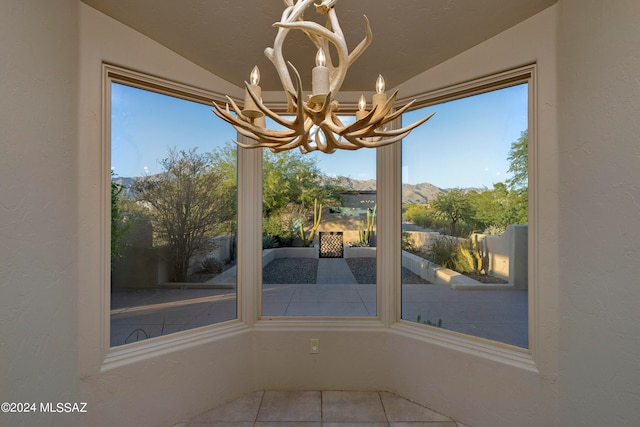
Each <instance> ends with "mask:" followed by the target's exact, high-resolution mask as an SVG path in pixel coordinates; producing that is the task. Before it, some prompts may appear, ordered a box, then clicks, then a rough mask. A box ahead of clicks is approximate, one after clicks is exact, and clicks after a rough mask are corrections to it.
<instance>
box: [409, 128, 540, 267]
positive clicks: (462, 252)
mask: <svg viewBox="0 0 640 427" xmlns="http://www.w3.org/2000/svg"><path fill="white" fill-rule="evenodd" d="M527 153H528V131H526V130H525V131H523V132H522V133H521V135H520V137H519V138H518V140H517V141H515V142H513V143H512V144H511V149H510V151H509V156H508V161H509V164H510V166H509V172H510V173H511V174H512V177H511V178H510V179H508V180H507V182H506V183H504V182H497V183H495V184H494V185H493V188H492V189H486V188H485V189H451V190H447V191H444V192H442V193H439V194H438V195H437V196H436V197H435V199H434V200H433V201H431V202H430V203H428V204H426V205H423V204H405V205H404V206H403V220H404V221H406V222H410V223H413V224H415V225H418V226H420V227H423V228H426V229H431V230H434V231H439V232H440V233H441V234H442V237H440V238H438V239H435V241H434V242H433V244H432V245H431V247H430V249H429V251H428V252H427V253H426V254H425V253H421V255H424V256H426V257H427V258H428V259H429V260H431V261H432V262H434V263H436V264H438V265H441V266H443V267H445V268H449V269H452V270H455V271H458V272H461V273H471V272H473V273H476V274H481V273H486V271H485V270H486V269H485V266H486V262H485V260H484V258H485V256H484V254H483V253H482V245H480V244H479V243H478V241H477V237H475V240H474V238H471V236H472V234H473V233H482V234H489V235H500V234H502V233H504V231H505V230H506V228H507V226H509V225H511V224H527V223H528V193H527V188H528V170H527V168H528V158H527V156H528V154H527ZM460 238H466V239H460ZM403 248H404V249H405V250H410V251H413V252H418V253H420V251H419V250H418V249H417V248H413V247H411V244H410V243H409V242H408V236H404V238H403Z"/></svg>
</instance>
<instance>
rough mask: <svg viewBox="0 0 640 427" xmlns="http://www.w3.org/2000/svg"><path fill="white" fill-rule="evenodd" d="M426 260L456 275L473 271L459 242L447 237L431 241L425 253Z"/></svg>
mask: <svg viewBox="0 0 640 427" xmlns="http://www.w3.org/2000/svg"><path fill="white" fill-rule="evenodd" d="M427 259H428V260H429V261H431V262H433V263H435V264H438V265H440V266H442V267H444V268H448V269H450V270H454V271H457V272H458V273H468V272H471V271H472V270H473V267H472V266H471V265H470V264H469V261H468V259H467V257H465V254H464V253H463V249H462V244H461V243H460V241H459V240H458V239H456V238H452V237H448V236H442V237H439V238H437V239H435V240H434V241H433V244H432V245H431V248H430V249H429V251H428V252H427Z"/></svg>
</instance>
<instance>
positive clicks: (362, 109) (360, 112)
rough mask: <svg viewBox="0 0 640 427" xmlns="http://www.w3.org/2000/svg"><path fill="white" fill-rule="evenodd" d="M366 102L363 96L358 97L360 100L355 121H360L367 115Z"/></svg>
mask: <svg viewBox="0 0 640 427" xmlns="http://www.w3.org/2000/svg"><path fill="white" fill-rule="evenodd" d="M367 114H368V113H367V100H366V99H364V95H360V100H359V101H358V111H356V120H360V119H362V118H364V117H366V115H367Z"/></svg>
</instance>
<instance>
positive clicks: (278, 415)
mask: <svg viewBox="0 0 640 427" xmlns="http://www.w3.org/2000/svg"><path fill="white" fill-rule="evenodd" d="M251 426H255V427H294V426H300V427H321V426H324V427H357V426H360V427H383V426H385V427H420V426H423V427H465V426H464V425H463V424H461V423H458V422H456V421H454V420H452V419H451V418H449V417H447V416H445V415H442V414H439V413H437V412H435V411H432V410H431V409H428V408H426V407H424V406H421V405H418V404H415V403H413V402H410V401H408V400H406V399H403V398H402V397H400V396H397V395H395V394H393V393H389V392H385V391H381V392H376V391H256V392H253V393H250V394H247V395H245V396H243V397H241V398H239V399H237V400H235V401H233V402H230V403H228V404H226V405H223V406H220V407H218V408H215V409H212V410H210V411H208V412H205V413H204V414H201V415H198V416H196V417H194V418H192V419H191V420H189V421H186V422H183V423H181V424H176V425H174V426H173V427H251Z"/></svg>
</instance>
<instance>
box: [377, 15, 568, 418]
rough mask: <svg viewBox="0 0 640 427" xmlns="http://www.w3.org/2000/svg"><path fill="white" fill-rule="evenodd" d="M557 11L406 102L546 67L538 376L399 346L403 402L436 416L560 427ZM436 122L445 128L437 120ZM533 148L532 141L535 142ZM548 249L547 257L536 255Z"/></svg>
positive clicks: (468, 58)
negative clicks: (489, 77) (421, 405)
mask: <svg viewBox="0 0 640 427" xmlns="http://www.w3.org/2000/svg"><path fill="white" fill-rule="evenodd" d="M556 12H557V9H556V7H555V6H554V7H551V8H548V9H546V10H544V11H542V12H541V13H539V14H537V15H536V16H534V17H532V18H530V19H528V20H526V21H524V22H522V23H521V24H519V25H517V26H515V27H513V28H511V29H509V30H507V31H505V32H503V33H501V34H499V35H497V36H495V37H493V38H492V39H490V40H488V41H486V42H484V43H481V44H479V45H477V46H475V47H474V48H472V49H470V50H468V51H466V52H464V53H462V54H460V55H458V56H457V57H455V58H452V59H451V60H449V61H446V62H444V63H442V64H440V65H438V66H436V67H434V68H433V69H431V70H428V71H426V72H424V73H422V74H421V75H419V76H417V77H415V78H413V79H411V80H409V81H408V82H406V83H405V84H403V85H402V86H401V87H400V88H399V89H400V94H401V96H402V97H409V96H416V95H418V94H420V93H421V92H425V91H431V90H437V89H440V88H443V87H447V86H450V85H453V84H457V83H464V82H467V81H470V80H473V79H475V78H478V77H482V76H487V75H491V74H494V73H498V72H502V71H505V70H508V69H511V68H515V67H517V66H521V65H527V64H532V63H536V64H537V81H536V82H535V83H536V88H537V89H536V96H537V98H536V100H537V106H536V108H535V110H534V111H533V112H532V114H533V116H534V117H535V129H534V130H535V132H534V131H533V130H531V131H530V135H532V134H535V135H536V136H537V140H536V142H537V144H536V142H532V143H531V145H532V147H531V150H533V152H534V154H535V155H534V156H532V157H531V158H532V162H534V159H535V162H537V163H535V164H533V165H532V167H533V168H534V170H535V171H533V173H532V174H533V175H535V176H534V177H533V178H532V183H531V197H530V201H531V202H532V204H533V203H534V202H535V204H533V206H535V209H536V217H535V218H534V220H533V221H532V224H530V232H531V233H532V236H533V238H534V239H535V240H536V241H537V242H538V245H539V246H536V245H534V246H533V247H532V249H533V250H532V252H533V255H534V257H535V258H536V259H537V264H535V265H530V266H529V268H531V269H532V270H533V271H532V274H533V277H534V278H535V279H536V282H537V285H536V286H533V285H532V283H530V284H529V285H530V290H529V292H530V293H529V296H530V300H531V301H532V302H533V304H534V305H533V306H531V305H530V307H532V308H533V310H532V317H531V321H530V335H531V336H532V337H533V340H532V341H531V342H532V348H531V351H532V353H533V360H534V361H535V366H536V368H537V370H538V372H536V373H534V372H530V371H527V370H524V369H521V368H519V367H512V366H507V365H505V364H502V363H498V362H492V361H490V360H487V359H483V358H480V357H477V356H475V355H473V354H471V355H470V354H465V353H464V352H460V351H455V350H452V349H450V348H445V347H442V346H438V345H434V344H430V343H429V342H426V343H425V341H424V340H421V339H418V338H417V337H416V339H407V338H406V337H404V336H402V337H396V338H394V339H393V340H390V348H398V349H399V348H401V349H402V350H401V351H394V352H393V353H392V355H391V357H390V361H391V366H392V367H393V369H394V371H393V372H392V373H391V374H390V375H389V377H390V378H391V382H390V387H391V388H392V390H394V391H397V392H398V393H400V394H404V395H406V396H410V397H411V398H413V399H416V400H418V401H421V402H424V403H427V402H428V404H430V405H431V406H432V407H433V408H434V409H436V410H439V411H442V412H443V413H448V414H451V415H452V416H456V417H458V419H460V420H461V421H463V422H465V423H468V424H469V425H471V426H473V427H477V426H503V425H505V426H506V425H517V426H532V427H539V426H555V425H558V424H557V422H556V416H557V410H556V409H557V408H556V398H555V393H556V387H555V385H554V382H555V378H556V376H557V351H558V343H557V334H558V323H559V321H560V317H559V313H558V311H557V287H558V277H557V276H558V268H559V266H558V257H557V237H556V224H557V215H558V201H557V195H556V194H557V185H558V169H557V144H558V141H557V136H556V134H557V123H556V24H557V21H556V18H557V14H556ZM432 120H437V115H436V116H434V118H433V119H432ZM532 141H533V139H532ZM538 247H540V248H544V250H538V249H537V248H538Z"/></svg>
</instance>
